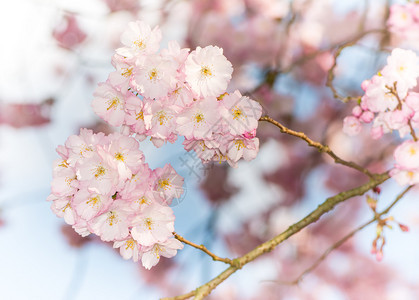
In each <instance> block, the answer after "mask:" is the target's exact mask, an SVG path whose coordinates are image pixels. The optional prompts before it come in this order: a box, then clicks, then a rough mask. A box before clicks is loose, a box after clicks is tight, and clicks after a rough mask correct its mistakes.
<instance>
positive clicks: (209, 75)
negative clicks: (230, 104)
mask: <svg viewBox="0 0 419 300" xmlns="http://www.w3.org/2000/svg"><path fill="white" fill-rule="evenodd" d="M232 73H233V67H232V65H231V63H230V62H229V61H228V60H227V58H226V57H225V56H224V55H223V49H221V48H218V47H216V46H207V47H205V48H201V47H197V48H196V50H194V51H192V52H191V54H189V56H188V58H187V59H186V63H185V74H186V81H187V82H188V83H189V85H190V86H191V88H192V90H193V91H194V92H195V93H197V94H198V95H199V96H204V97H206V96H219V95H220V94H222V93H223V92H225V89H226V88H227V84H228V83H229V81H230V79H231V74H232Z"/></svg>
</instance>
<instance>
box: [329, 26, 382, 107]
mask: <svg viewBox="0 0 419 300" xmlns="http://www.w3.org/2000/svg"><path fill="white" fill-rule="evenodd" d="M370 33H382V34H385V33H386V30H384V29H372V30H368V31H365V32H363V33H362V34H360V35H358V36H356V37H355V38H353V39H352V40H350V41H348V42H345V43H343V44H341V45H340V46H339V47H338V48H337V50H336V52H335V55H334V59H333V65H332V67H331V68H330V69H329V71H328V73H327V81H326V86H327V87H329V88H330V90H331V91H332V93H333V97H334V98H335V99H339V100H341V101H342V102H348V101H351V100H358V99H359V97H351V96H348V97H344V96H341V95H340V94H339V93H338V91H337V90H336V88H335V87H334V85H333V80H334V79H335V74H334V70H335V68H336V66H337V60H338V57H339V56H340V54H341V53H342V51H343V49H345V48H347V47H350V46H353V45H355V44H356V43H357V42H358V41H359V40H360V39H362V38H363V37H365V36H366V35H368V34H370Z"/></svg>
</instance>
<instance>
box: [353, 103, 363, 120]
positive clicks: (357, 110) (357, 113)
mask: <svg viewBox="0 0 419 300" xmlns="http://www.w3.org/2000/svg"><path fill="white" fill-rule="evenodd" d="M352 114H353V115H354V117H357V118H358V117H359V116H360V115H362V108H361V106H359V105H357V106H355V107H354V108H353V109H352Z"/></svg>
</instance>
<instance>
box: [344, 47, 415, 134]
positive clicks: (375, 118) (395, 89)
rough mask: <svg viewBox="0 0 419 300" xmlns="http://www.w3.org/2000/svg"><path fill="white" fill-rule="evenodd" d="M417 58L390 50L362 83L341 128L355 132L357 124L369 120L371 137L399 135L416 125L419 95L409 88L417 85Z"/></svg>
mask: <svg viewBox="0 0 419 300" xmlns="http://www.w3.org/2000/svg"><path fill="white" fill-rule="evenodd" d="M418 63H419V58H418V56H417V55H416V53H415V52H413V51H411V50H403V49H399V48H397V49H394V50H393V51H392V53H391V55H390V56H389V57H388V58H387V65H386V66H385V67H384V68H383V69H382V70H381V71H380V72H378V74H377V75H374V76H373V77H372V78H371V79H370V80H365V81H364V82H363V83H362V89H363V90H364V91H365V94H364V95H363V96H362V98H361V100H360V103H359V105H358V106H355V107H354V109H353V110H352V116H348V117H346V118H345V119H344V128H343V130H344V131H345V132H346V133H347V134H348V135H357V134H358V133H359V132H360V131H361V123H372V124H373V125H372V129H371V135H372V137H373V138H374V139H378V138H380V137H381V136H382V135H383V134H384V133H388V132H392V131H393V130H397V131H398V132H399V134H400V136H401V137H404V136H405V135H406V134H408V133H410V132H411V131H412V130H413V129H414V128H419V94H418V93H416V92H413V91H412V90H411V89H412V88H414V87H415V86H416V85H417V78H418V76H419V65H418Z"/></svg>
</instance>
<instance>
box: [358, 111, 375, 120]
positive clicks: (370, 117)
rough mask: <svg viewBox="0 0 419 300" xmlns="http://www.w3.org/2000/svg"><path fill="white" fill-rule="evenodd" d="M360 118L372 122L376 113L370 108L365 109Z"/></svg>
mask: <svg viewBox="0 0 419 300" xmlns="http://www.w3.org/2000/svg"><path fill="white" fill-rule="evenodd" d="M360 119H361V121H362V122H364V123H370V122H371V121H372V120H374V113H373V112H371V111H369V110H367V111H364V112H363V113H362V115H361V117H360Z"/></svg>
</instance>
